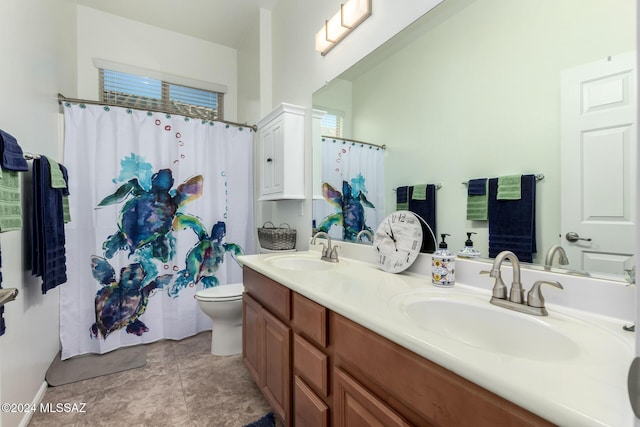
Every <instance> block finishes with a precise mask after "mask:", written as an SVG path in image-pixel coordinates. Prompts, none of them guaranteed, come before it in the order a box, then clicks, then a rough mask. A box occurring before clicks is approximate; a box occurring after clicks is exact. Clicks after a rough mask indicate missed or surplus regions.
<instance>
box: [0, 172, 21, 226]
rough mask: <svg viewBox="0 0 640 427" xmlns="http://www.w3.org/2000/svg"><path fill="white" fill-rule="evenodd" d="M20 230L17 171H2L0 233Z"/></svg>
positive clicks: (0, 181) (18, 179)
mask: <svg viewBox="0 0 640 427" xmlns="http://www.w3.org/2000/svg"><path fill="white" fill-rule="evenodd" d="M20 229H22V204H21V201H20V177H19V176H18V172H17V171H10V170H3V171H2V178H1V179H0V232H5V231H12V230H20Z"/></svg>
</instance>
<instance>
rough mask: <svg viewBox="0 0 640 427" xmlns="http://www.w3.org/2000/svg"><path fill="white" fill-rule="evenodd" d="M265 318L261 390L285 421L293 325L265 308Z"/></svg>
mask: <svg viewBox="0 0 640 427" xmlns="http://www.w3.org/2000/svg"><path fill="white" fill-rule="evenodd" d="M262 319H263V325H262V326H263V335H262V337H263V340H262V361H263V365H262V381H261V384H262V392H263V394H264V395H265V397H266V398H267V400H268V401H269V403H270V404H271V406H272V407H273V409H274V411H275V412H276V414H277V415H278V416H279V417H280V419H282V420H285V423H286V422H287V420H289V413H290V406H291V405H290V401H291V399H290V396H291V328H289V327H288V326H287V325H285V324H284V323H282V322H281V321H279V320H278V319H276V318H275V317H274V316H272V315H271V314H270V313H269V312H268V311H266V310H265V309H262Z"/></svg>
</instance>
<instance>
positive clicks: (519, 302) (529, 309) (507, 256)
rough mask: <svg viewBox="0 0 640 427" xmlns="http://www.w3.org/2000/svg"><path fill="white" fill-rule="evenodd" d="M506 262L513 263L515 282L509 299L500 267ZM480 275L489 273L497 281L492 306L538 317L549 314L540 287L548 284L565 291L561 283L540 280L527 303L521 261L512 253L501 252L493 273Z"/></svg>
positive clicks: (495, 261) (494, 263) (529, 293)
mask: <svg viewBox="0 0 640 427" xmlns="http://www.w3.org/2000/svg"><path fill="white" fill-rule="evenodd" d="M505 260H509V261H511V267H512V269H513V282H512V283H511V290H510V291H509V299H507V286H506V285H505V284H504V281H503V280H502V272H501V271H500V267H502V263H503V262H504V261H505ZM480 273H481V274H486V273H488V274H489V276H490V277H493V278H495V279H496V281H495V284H494V286H493V291H492V296H491V301H490V302H491V304H494V305H497V306H500V307H504V308H508V309H510V310H515V311H519V312H521V313H527V314H533V315H536V316H546V315H548V314H549V313H548V312H547V309H546V308H545V306H544V297H543V296H542V292H541V291H540V287H541V286H542V285H544V284H547V285H552V286H555V287H556V288H560V289H563V287H562V285H561V284H560V283H559V282H555V281H549V280H538V281H537V282H535V283H534V284H533V286H532V287H531V290H529V292H528V293H527V300H526V301H525V298H524V289H523V288H522V283H520V261H519V260H518V257H517V256H516V255H515V254H514V253H513V252H511V251H502V252H500V253H499V254H498V256H496V258H495V260H494V261H493V267H492V268H491V271H481V272H480Z"/></svg>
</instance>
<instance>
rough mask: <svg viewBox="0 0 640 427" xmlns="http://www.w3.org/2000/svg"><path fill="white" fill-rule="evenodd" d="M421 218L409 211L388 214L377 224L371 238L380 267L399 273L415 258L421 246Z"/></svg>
mask: <svg viewBox="0 0 640 427" xmlns="http://www.w3.org/2000/svg"><path fill="white" fill-rule="evenodd" d="M421 221H422V219H421V218H420V217H419V216H417V215H416V214H414V213H413V212H409V211H396V212H393V213H391V214H389V215H388V216H387V217H386V218H385V219H384V220H383V221H382V222H381V223H380V226H378V229H377V230H376V234H375V236H374V238H373V248H374V249H375V250H376V252H377V262H378V265H379V266H380V268H381V269H383V270H384V271H388V272H390V273H399V272H401V271H404V270H406V269H407V268H409V266H410V265H411V264H413V262H414V261H415V260H416V258H417V257H418V254H419V253H420V247H421V246H422V237H423V231H422V228H423V227H422V223H421Z"/></svg>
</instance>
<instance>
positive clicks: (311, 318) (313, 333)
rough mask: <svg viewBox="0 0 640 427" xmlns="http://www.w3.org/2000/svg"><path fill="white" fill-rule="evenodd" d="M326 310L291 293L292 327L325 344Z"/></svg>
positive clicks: (315, 341)
mask: <svg viewBox="0 0 640 427" xmlns="http://www.w3.org/2000/svg"><path fill="white" fill-rule="evenodd" d="M327 313H328V310H327V309H326V308H325V307H323V306H321V305H320V304H317V303H315V302H313V301H311V300H310V299H308V298H305V297H303V296H302V295H300V294H298V293H295V292H294V293H293V327H294V329H296V330H297V331H299V332H302V333H303V334H304V335H305V336H306V337H307V338H309V339H310V340H312V341H313V342H314V343H316V344H318V345H320V346H322V347H326V346H327V326H328V315H327Z"/></svg>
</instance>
